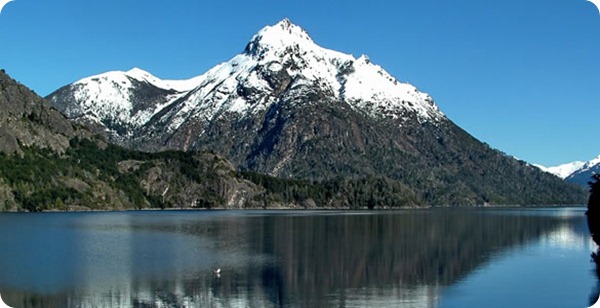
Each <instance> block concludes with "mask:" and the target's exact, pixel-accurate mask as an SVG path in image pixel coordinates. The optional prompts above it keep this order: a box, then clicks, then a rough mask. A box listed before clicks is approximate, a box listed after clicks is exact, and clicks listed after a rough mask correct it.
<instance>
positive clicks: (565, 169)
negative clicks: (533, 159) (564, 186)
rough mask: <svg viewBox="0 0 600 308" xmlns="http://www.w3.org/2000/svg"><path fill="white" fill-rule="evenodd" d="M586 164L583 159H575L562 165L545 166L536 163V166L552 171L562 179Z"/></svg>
mask: <svg viewBox="0 0 600 308" xmlns="http://www.w3.org/2000/svg"><path fill="white" fill-rule="evenodd" d="M584 164H585V162H582V161H574V162H570V163H566V164H562V165H559V166H554V167H545V166H542V165H535V166H536V167H538V168H540V169H542V170H543V171H546V172H548V173H552V174H554V175H556V176H558V177H559V178H561V179H565V178H567V177H568V176H569V175H571V174H572V173H573V172H575V171H576V170H578V169H579V168H581V167H582V166H583V165H584Z"/></svg>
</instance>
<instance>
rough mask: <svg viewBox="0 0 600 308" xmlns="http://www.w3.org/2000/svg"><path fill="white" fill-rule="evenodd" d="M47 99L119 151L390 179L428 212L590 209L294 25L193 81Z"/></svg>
mask: <svg viewBox="0 0 600 308" xmlns="http://www.w3.org/2000/svg"><path fill="white" fill-rule="evenodd" d="M47 98H48V100H49V101H50V102H51V103H52V105H53V106H55V107H56V108H57V109H59V110H61V111H62V112H63V113H64V114H65V115H67V117H69V118H70V119H71V120H72V121H74V122H77V123H81V124H85V125H87V126H89V127H92V128H94V129H95V130H96V131H97V132H103V133H104V134H106V136H107V138H108V139H109V140H110V141H111V142H115V143H117V144H120V145H123V146H126V147H130V148H134V149H140V150H145V151H158V150H165V149H178V150H186V151H188V150H214V151H216V152H217V153H220V154H221V155H224V156H225V157H227V158H229V159H231V160H232V161H233V162H234V163H235V164H236V165H237V167H238V168H241V169H243V170H252V171H257V172H261V173H266V174H270V175H274V176H279V177H284V178H300V179H306V180H310V181H322V180H328V179H332V178H339V177H342V178H348V179H357V178H363V177H385V178H389V179H391V180H393V181H398V182H400V183H402V184H403V185H404V186H405V187H408V188H409V190H410V191H412V192H413V193H415V194H416V195H418V196H419V197H420V198H421V199H423V200H425V202H427V203H429V204H437V205H482V204H549V203H553V204H557V203H563V204H572V203H584V199H585V196H584V194H583V193H582V191H581V190H580V189H578V188H575V187H572V186H569V185H566V184H564V183H563V182H562V181H560V179H557V178H555V177H553V176H551V175H548V174H546V173H544V172H541V171H540V170H539V169H537V168H535V167H533V166H531V165H529V164H527V163H525V162H522V161H518V160H515V159H513V158H512V157H509V156H507V155H505V154H503V153H501V152H499V151H497V150H494V149H491V148H490V147H489V146H487V145H486V144H483V143H481V142H480V141H478V140H476V139H475V138H473V137H472V136H471V135H469V134H468V133H467V132H465V131H464V130H462V129H461V128H460V127H458V126H456V125H455V124H454V123H453V122H452V121H451V120H450V119H448V118H447V117H446V116H445V115H444V114H443V113H442V112H441V111H440V110H439V108H438V106H437V105H436V104H435V103H434V101H433V99H432V98H431V97H430V96H429V95H428V94H426V93H423V92H420V91H419V90H418V89H417V88H416V87H415V86H413V85H411V84H408V83H402V82H399V81H398V80H396V78H394V77H393V76H391V75H390V74H389V73H388V72H386V71H385V70H384V69H383V68H381V67H380V66H378V65H375V64H373V63H372V62H371V61H370V60H369V58H368V57H367V56H360V57H358V58H355V57H353V56H351V55H348V54H344V53H341V52H337V51H333V50H329V49H325V48H322V47H320V46H318V45H316V44H315V43H314V41H313V40H312V39H311V38H310V36H309V35H308V34H307V32H306V31H304V30H303V29H302V28H300V27H298V26H296V25H294V24H293V23H291V22H290V21H289V20H288V19H284V20H282V21H281V22H279V23H277V24H275V25H273V26H267V27H265V28H263V29H262V30H260V31H259V32H258V33H257V34H256V35H254V36H253V37H252V38H251V40H250V42H249V43H248V44H247V45H246V47H245V49H244V51H243V52H242V53H241V54H239V55H236V56H234V57H233V58H232V59H231V60H229V61H227V62H225V63H222V64H219V65H217V66H215V67H214V68H212V69H210V70H209V71H208V72H206V73H205V74H202V75H200V76H198V77H195V78H192V79H190V80H188V81H181V82H178V81H162V80H160V79H158V78H157V77H154V76H152V75H151V74H149V73H146V72H144V71H141V70H139V69H134V70H132V71H128V72H109V73H105V74H102V75H98V76H94V77H89V78H84V79H82V80H80V81H77V82H75V83H73V84H71V85H67V86H65V87H62V88H61V89H59V90H57V91H55V92H54V93H52V94H50V95H49V96H48V97H47Z"/></svg>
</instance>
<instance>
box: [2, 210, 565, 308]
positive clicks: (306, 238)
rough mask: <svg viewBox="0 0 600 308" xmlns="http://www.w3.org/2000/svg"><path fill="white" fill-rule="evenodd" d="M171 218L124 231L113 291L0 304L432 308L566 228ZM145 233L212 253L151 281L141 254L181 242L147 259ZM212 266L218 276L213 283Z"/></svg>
mask: <svg viewBox="0 0 600 308" xmlns="http://www.w3.org/2000/svg"><path fill="white" fill-rule="evenodd" d="M157 215H158V214H157ZM183 215H185V214H183ZM186 217H189V216H186ZM140 219H141V218H140ZM179 219H181V218H178V219H174V220H173V221H174V222H173V223H172V224H164V225H159V224H158V223H157V224H147V223H146V224H144V223H141V222H140V223H137V222H136V223H131V224H130V225H129V227H127V228H129V229H128V232H130V233H131V235H130V238H131V243H129V244H128V245H130V246H131V247H132V248H131V251H132V252H133V254H132V256H131V258H138V259H137V260H134V261H137V262H132V263H131V268H129V272H128V273H120V272H115V273H113V275H114V281H119V283H116V284H113V285H102V286H98V285H93V286H92V285H90V286H89V287H88V288H89V289H83V290H82V289H81V287H79V286H67V287H68V288H67V287H66V288H65V290H64V291H60V292H59V293H58V294H56V293H53V294H44V293H34V292H28V291H23V290H11V289H10V288H5V289H3V290H2V292H3V293H2V297H3V298H5V293H6V298H5V299H6V301H7V303H9V304H10V303H13V305H14V306H15V307H79V306H90V307H107V306H111V307H290V306H293V307H328V306H336V307H337V306H339V307H344V306H351V305H352V303H355V304H356V303H357V302H360V303H362V304H367V303H369V305H370V306H374V307H376V306H380V305H378V304H377V303H379V304H381V305H383V304H386V302H385V301H386V300H387V301H388V302H387V305H388V306H390V305H392V304H393V303H395V304H397V303H407V304H406V307H435V306H436V304H435V303H436V300H437V298H436V297H437V296H438V295H439V289H440V288H442V287H445V286H448V285H452V284H454V283H456V282H457V281H459V280H461V279H463V278H465V277H466V276H467V275H469V274H470V273H472V272H473V271H474V270H475V269H477V268H479V267H481V266H482V265H483V264H485V263H486V262H488V261H489V260H490V259H491V258H492V257H493V256H495V255H497V254H500V253H502V252H503V251H506V250H508V249H512V248H515V247H518V246H521V245H525V244H526V243H528V242H530V241H533V240H536V239H539V238H541V237H543V236H544V235H546V234H549V233H551V232H552V231H554V230H557V229H559V228H561V227H562V226H563V224H564V221H562V220H561V219H560V218H557V217H553V216H550V215H549V216H546V215H534V214H532V215H527V211H526V210H525V211H509V210H491V211H490V210H487V211H483V210H473V209H470V210H462V209H436V210H414V211H396V212H369V213H364V212H363V213H343V212H332V213H327V212H325V213H323V212H294V213H292V212H275V213H266V214H253V215H248V214H244V213H242V214H236V215H230V214H227V215H225V214H223V215H222V216H215V217H212V218H210V219H201V220H194V219H189V218H188V219H185V220H183V219H181V220H179ZM159 221H162V220H159ZM161 223H162V222H161ZM149 226H150V227H149ZM150 229H151V230H152V232H159V231H160V232H161V233H160V234H163V235H165V236H166V237H167V238H170V237H169V236H168V235H169V234H173V235H176V234H182V233H185V234H186V236H187V235H189V236H190V239H188V240H186V241H189V243H188V244H187V245H192V244H193V240H194V239H203V240H205V239H207V238H211V239H214V245H213V246H211V247H210V248H209V250H205V249H204V248H203V249H200V250H198V252H197V253H198V254H197V255H196V256H194V258H192V259H193V260H196V261H195V263H192V264H187V263H184V264H183V265H177V266H174V267H173V269H177V268H184V267H185V266H191V267H189V268H185V269H183V270H177V271H173V274H171V275H166V274H165V271H163V270H162V267H160V266H159V267H158V269H157V270H154V271H152V266H153V263H146V262H144V261H143V260H144V259H139V258H140V256H142V255H143V254H148V253H150V254H151V255H150V256H148V258H147V259H148V260H150V261H151V260H153V259H159V260H161V259H160V258H161V256H164V255H165V254H168V251H173V250H178V249H179V250H181V249H182V247H180V246H178V245H179V244H178V243H181V245H184V244H185V241H181V242H173V241H171V242H172V243H171V245H163V246H160V245H161V244H160V242H156V241H154V242H152V243H149V244H148V245H151V247H152V249H151V250H149V249H147V247H146V246H144V245H145V244H144V243H145V242H144V241H140V239H139V238H138V237H139V235H138V234H146V233H147V232H150ZM114 253H118V251H117V250H115V251H114ZM207 255H214V256H218V258H219V263H218V264H214V265H213V264H212V263H210V262H208V263H207V265H203V266H197V263H198V262H201V261H202V260H203V259H206V257H207ZM172 259H173V260H172ZM172 259H164V258H163V259H162V260H163V261H164V262H161V264H163V263H165V262H173V264H181V263H177V262H182V261H181V257H180V256H177V255H174V257H173V258H172ZM211 262H212V261H211ZM209 263H210V264H209ZM92 265H93V264H92ZM95 266H99V265H95ZM154 266H156V264H154ZM194 266H196V267H195V268H194ZM216 266H218V267H220V268H221V269H222V272H221V277H217V276H215V275H214V273H213V271H214V269H215V268H216ZM91 272H93V271H91ZM85 278H86V279H87V280H89V281H94V278H95V277H85ZM375 301H379V302H375ZM373 303H375V304H373ZM410 303H417V304H415V305H411V304H410Z"/></svg>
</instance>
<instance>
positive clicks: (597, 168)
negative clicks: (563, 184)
mask: <svg viewBox="0 0 600 308" xmlns="http://www.w3.org/2000/svg"><path fill="white" fill-rule="evenodd" d="M597 173H600V156H598V157H596V158H594V159H592V160H590V161H588V162H586V163H585V164H584V165H583V166H581V168H579V169H577V170H575V171H573V172H572V173H571V174H570V175H569V176H567V177H566V178H565V180H566V181H567V182H570V183H575V184H579V185H581V186H583V187H586V188H587V187H588V182H589V181H591V180H592V176H593V175H594V174H597Z"/></svg>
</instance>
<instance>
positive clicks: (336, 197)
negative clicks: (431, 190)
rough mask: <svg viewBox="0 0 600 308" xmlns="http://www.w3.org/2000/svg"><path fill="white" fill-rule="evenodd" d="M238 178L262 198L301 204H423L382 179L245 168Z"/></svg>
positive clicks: (401, 187)
mask: <svg viewBox="0 0 600 308" xmlns="http://www.w3.org/2000/svg"><path fill="white" fill-rule="evenodd" d="M240 176H241V177H242V178H245V179H248V180H250V181H252V182H253V183H255V184H257V185H259V186H262V187H264V188H265V190H266V193H265V194H266V196H264V197H263V196H261V197H263V198H264V200H266V201H270V202H277V203H283V204H290V203H296V204H298V205H300V206H303V207H314V205H316V206H318V207H333V208H339V207H341V208H350V209H364V208H368V209H375V208H394V207H410V206H423V205H424V203H423V201H421V200H420V199H419V198H418V197H417V196H416V194H415V193H414V192H413V191H412V190H410V189H409V188H407V187H406V186H404V185H402V184H401V183H399V182H397V181H392V180H390V179H385V178H374V177H366V178H357V179H350V178H342V177H337V178H334V179H331V180H324V181H318V182H316V181H307V180H296V179H280V178H275V177H271V176H267V175H264V174H260V173H256V172H251V171H245V172H240ZM313 204H314V205H313Z"/></svg>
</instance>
